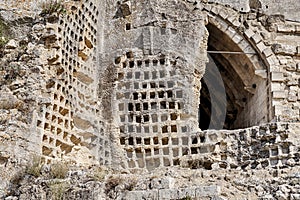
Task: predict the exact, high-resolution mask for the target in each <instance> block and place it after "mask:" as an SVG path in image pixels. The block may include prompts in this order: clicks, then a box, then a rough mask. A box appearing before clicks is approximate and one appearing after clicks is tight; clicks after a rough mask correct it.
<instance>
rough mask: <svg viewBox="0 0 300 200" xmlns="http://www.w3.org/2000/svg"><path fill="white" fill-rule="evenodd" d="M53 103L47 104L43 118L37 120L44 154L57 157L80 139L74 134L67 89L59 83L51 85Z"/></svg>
mask: <svg viewBox="0 0 300 200" xmlns="http://www.w3.org/2000/svg"><path fill="white" fill-rule="evenodd" d="M48 87H51V88H52V89H53V91H54V92H53V94H52V95H51V99H52V101H51V103H49V104H47V105H46V111H45V113H44V118H43V120H40V119H39V120H37V127H38V128H39V129H40V130H41V132H42V145H43V146H42V155H43V156H46V157H49V158H55V157H61V156H62V154H67V153H69V152H71V150H72V148H73V146H74V144H76V143H79V141H80V139H79V138H77V137H76V136H75V135H73V134H72V131H71V130H72V126H73V124H72V122H71V121H70V119H71V115H72V114H71V110H70V102H69V101H68V100H67V99H66V98H65V95H64V94H63V93H64V92H65V90H66V88H65V87H63V86H62V85H61V84H59V83H55V84H53V85H51V86H49V85H48Z"/></svg>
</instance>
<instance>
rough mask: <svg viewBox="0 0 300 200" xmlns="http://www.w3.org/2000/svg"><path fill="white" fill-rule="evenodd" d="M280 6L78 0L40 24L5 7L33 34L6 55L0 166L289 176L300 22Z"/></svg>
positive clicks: (298, 96) (299, 75) (298, 90)
mask: <svg viewBox="0 0 300 200" xmlns="http://www.w3.org/2000/svg"><path fill="white" fill-rule="evenodd" d="M12 2H14V1H9V0H6V1H4V3H0V8H1V9H3V10H4V11H3V12H2V13H0V14H1V16H2V15H3V16H4V18H3V20H4V21H9V17H8V16H14V17H15V16H16V13H14V12H13V11H10V9H11V7H10V6H8V5H9V4H10V3H12ZM40 2H42V1H39V3H40ZM287 2H290V1H287ZM287 2H286V3H282V2H277V1H271V0H260V1H259V0H247V1H241V0H236V1H231V0H222V1H221V0H209V1H200V0H195V1H190V0H168V1H165V0H154V1H152V0H151V1H150V0H143V1H141V0H127V1H125V0H124V1H115V0H106V1H103V0H96V1H95V0H82V1H67V2H65V3H64V6H65V9H66V13H60V15H58V14H57V13H56V14H54V13H53V14H48V15H45V16H42V17H41V16H40V17H36V16H34V13H35V11H34V9H35V8H36V7H35V6H36V5H35V4H33V3H32V1H29V0H28V1H25V2H22V3H21V2H18V1H17V2H14V3H16V4H18V5H17V6H18V7H19V8H21V7H22V6H25V7H26V6H27V7H30V9H29V10H27V11H26V12H25V11H24V13H25V14H24V13H23V15H25V16H26V15H27V16H30V19H31V20H32V25H27V24H26V23H25V25H22V26H20V27H19V29H22V30H26V31H27V32H26V31H25V32H26V33H27V34H28V35H30V37H29V39H28V38H25V39H24V38H22V37H21V34H18V33H17V32H18V30H19V29H18V28H16V30H14V32H15V33H14V35H15V37H16V40H14V41H10V42H9V43H8V44H7V45H6V48H5V49H4V55H3V61H2V63H1V64H2V65H3V66H1V71H0V74H1V76H2V78H1V79H0V83H1V85H2V86H3V87H2V86H1V89H0V91H1V94H0V111H1V112H0V122H1V126H0V131H1V135H0V139H1V140H0V141H1V142H2V143H3V145H2V147H3V148H0V150H1V155H2V154H3V155H5V153H8V154H9V155H11V156H12V157H17V158H18V159H22V157H26V156H28V155H29V154H31V153H36V154H39V155H41V156H42V157H43V159H44V160H45V162H46V163H51V162H52V161H53V160H56V159H66V160H73V161H74V162H76V163H83V164H91V163H98V164H100V165H106V166H109V167H112V168H118V169H123V170H129V171H130V170H132V171H134V170H140V169H142V170H145V171H152V170H155V169H156V168H159V167H172V166H179V167H191V168H193V169H199V168H203V169H205V170H212V169H220V168H221V169H227V170H229V169H239V170H247V169H257V170H260V169H268V168H285V167H287V168H293V167H295V166H298V165H300V154H299V151H300V149H299V148H300V140H299V139H298V134H300V128H299V127H300V124H299V120H300V111H299V110H300V109H299V106H300V42H299V41H300V36H299V33H300V22H299V21H298V19H299V17H300V16H299V14H298V12H297V10H299V5H293V6H291V5H289V3H287ZM290 3H293V1H291V2H290ZM21 5H22V6H21ZM282 5H284V6H282ZM13 6H14V4H12V7H13ZM22 9H24V8H22ZM21 15H22V14H21ZM5 17H6V18H5ZM0 19H1V20H2V18H0ZM26 19H27V18H26ZM34 20H36V21H35V22H34ZM16 22H18V21H10V22H9V23H11V24H14V23H16ZM29 40H30V41H29ZM15 43H18V44H15ZM21 46H23V48H24V49H22V50H20V49H21ZM16 52H19V56H18V55H17V53H16ZM30 60H31V61H30ZM33 61H34V62H33ZM8 64H9V65H8ZM12 65H13V66H19V67H21V68H22V67H24V66H25V67H24V68H25V69H30V70H32V73H28V71H27V72H26V73H25V72H24V74H26V75H24V74H23V75H22V73H21V72H22V70H21V71H18V74H17V75H16V76H15V77H14V76H13V77H12V74H13V75H14V73H16V71H13V72H10V71H9V70H8V69H7V68H6V67H5V66H12ZM34 67H36V69H35V68H34ZM18 69H19V68H18ZM24 71H26V70H24ZM32 74H35V75H34V76H33V75H32ZM7 77H8V78H7ZM24 77H25V78H24ZM28 77H29V78H28ZM25 79H27V80H30V81H31V84H28V81H27V82H26V81H25ZM24 82H26V84H28V87H27V88H25V89H24V91H25V92H23V93H20V94H19V91H20V90H17V89H18V88H17V86H18V87H20V85H22V84H23V85H24V84H25V83H24ZM32 83H36V85H35V86H34V84H32ZM26 84H25V85H26ZM22 91H23V90H22ZM29 94H31V95H32V98H30V99H29V97H28V95H29ZM24 96H26V97H24ZM8 99H10V100H9V101H8ZM24 113H25V114H26V115H25V114H24ZM22 116H23V117H24V116H26V120H24V121H23V122H22V124H21V125H20V124H19V125H18V121H22V120H21V118H22ZM16 124H17V125H16ZM26 133H30V134H28V135H26ZM14 134H15V135H16V137H15V135H14ZM18 137H21V138H23V139H22V142H21V144H19V143H18V142H17V143H15V142H14V140H15V138H18ZM18 141H19V140H18ZM14 148H16V149H20V148H21V149H22V151H23V153H22V154H21V155H20V156H18V155H17V153H11V152H13V149H14ZM23 148H24V149H23ZM8 157H9V156H8ZM1 159H2V160H4V161H3V162H7V160H8V158H7V157H5V156H2V157H1ZM0 165H1V162H0ZM199 190H200V189H199ZM195 191H196V190H195ZM196 193H197V191H196Z"/></svg>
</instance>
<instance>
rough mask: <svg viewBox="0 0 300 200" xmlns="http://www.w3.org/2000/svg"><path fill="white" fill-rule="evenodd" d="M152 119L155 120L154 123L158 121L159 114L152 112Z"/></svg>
mask: <svg viewBox="0 0 300 200" xmlns="http://www.w3.org/2000/svg"><path fill="white" fill-rule="evenodd" d="M151 119H152V122H153V123H155V122H158V117H157V114H152V115H151Z"/></svg>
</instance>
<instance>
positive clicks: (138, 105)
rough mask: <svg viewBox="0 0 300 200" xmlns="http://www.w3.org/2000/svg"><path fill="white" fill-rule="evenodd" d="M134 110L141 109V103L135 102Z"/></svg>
mask: <svg viewBox="0 0 300 200" xmlns="http://www.w3.org/2000/svg"><path fill="white" fill-rule="evenodd" d="M135 111H141V104H140V103H136V104H135Z"/></svg>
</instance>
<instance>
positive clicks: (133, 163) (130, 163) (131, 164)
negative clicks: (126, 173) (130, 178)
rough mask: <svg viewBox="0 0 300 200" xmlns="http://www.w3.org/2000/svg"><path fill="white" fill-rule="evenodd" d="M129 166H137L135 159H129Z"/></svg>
mask: <svg viewBox="0 0 300 200" xmlns="http://www.w3.org/2000/svg"><path fill="white" fill-rule="evenodd" d="M128 167H129V168H135V162H134V161H133V160H131V159H130V160H129V161H128Z"/></svg>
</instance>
